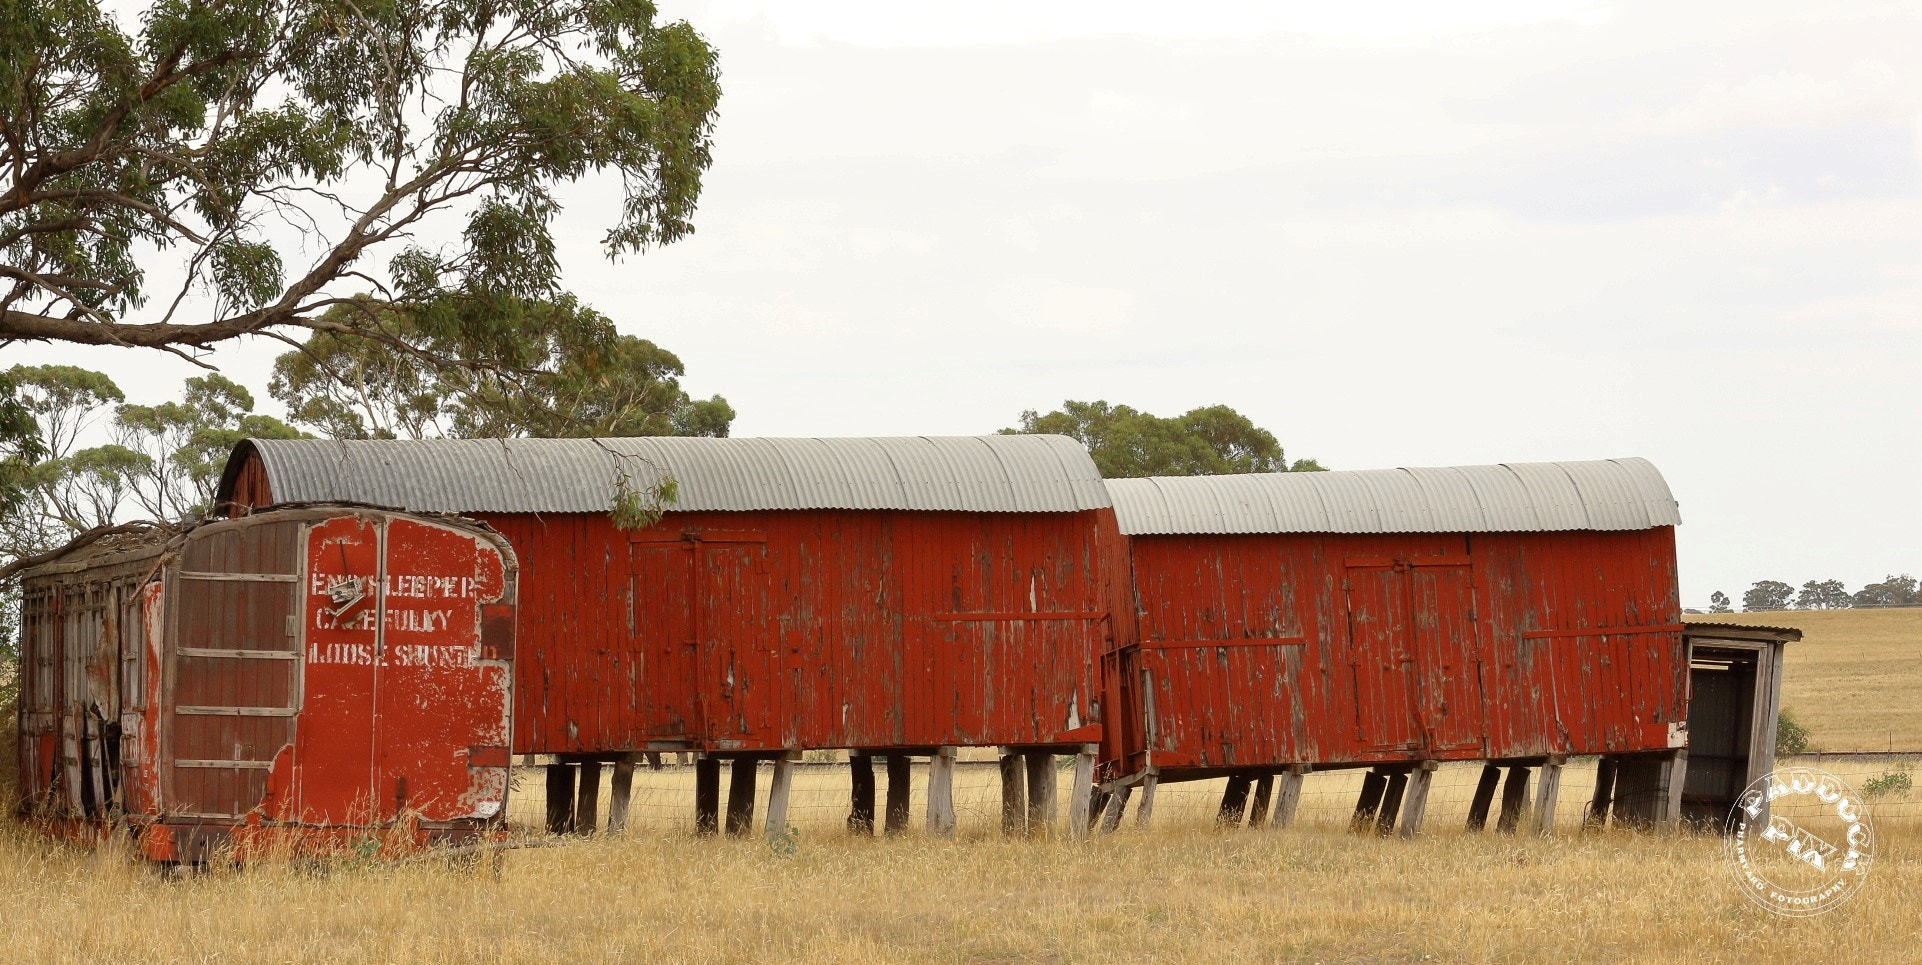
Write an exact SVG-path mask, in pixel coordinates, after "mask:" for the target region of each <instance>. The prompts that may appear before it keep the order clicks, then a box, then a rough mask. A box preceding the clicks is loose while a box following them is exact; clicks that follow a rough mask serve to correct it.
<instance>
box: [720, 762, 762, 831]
mask: <svg viewBox="0 0 1922 965" xmlns="http://www.w3.org/2000/svg"><path fill="white" fill-rule="evenodd" d="M760 763H761V762H760V761H757V760H755V759H754V758H752V757H737V758H735V759H734V765H733V768H732V770H731V773H730V774H729V775H728V781H727V833H728V836H729V837H739V836H741V835H744V834H750V833H752V832H753V831H754V783H755V771H756V768H757V766H758V765H759V764H760Z"/></svg>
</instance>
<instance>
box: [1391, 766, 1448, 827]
mask: <svg viewBox="0 0 1922 965" xmlns="http://www.w3.org/2000/svg"><path fill="white" fill-rule="evenodd" d="M1440 767H1441V762H1440V761H1422V762H1421V763H1420V764H1417V765H1416V766H1415V769H1414V770H1413V771H1411V772H1409V775H1408V794H1407V796H1406V797H1404V798H1402V802H1401V822H1400V827H1398V828H1396V829H1395V830H1396V833H1397V834H1400V835H1401V836H1402V837H1404V838H1412V837H1414V836H1415V835H1417V834H1420V833H1421V823H1422V819H1423V818H1425V817H1427V816H1428V791H1429V788H1430V787H1431V786H1433V785H1434V783H1435V771H1436V770H1437V769H1439V768H1440Z"/></svg>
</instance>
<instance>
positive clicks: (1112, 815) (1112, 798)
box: [1101, 784, 1135, 834]
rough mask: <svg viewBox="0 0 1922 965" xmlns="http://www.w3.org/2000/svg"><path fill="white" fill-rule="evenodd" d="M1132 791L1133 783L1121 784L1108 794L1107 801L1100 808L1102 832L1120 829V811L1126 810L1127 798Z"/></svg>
mask: <svg viewBox="0 0 1922 965" xmlns="http://www.w3.org/2000/svg"><path fill="white" fill-rule="evenodd" d="M1134 791H1135V789H1134V785H1132V784H1123V785H1122V786H1120V787H1118V788H1116V789H1115V790H1114V793H1112V794H1109V795H1108V803H1107V805H1106V806H1104V807H1103V808H1102V809H1101V833H1102V834H1113V833H1115V831H1117V830H1119V829H1120V827H1121V815H1122V812H1124V811H1126V810H1128V798H1129V797H1130V796H1132V795H1133V794H1134Z"/></svg>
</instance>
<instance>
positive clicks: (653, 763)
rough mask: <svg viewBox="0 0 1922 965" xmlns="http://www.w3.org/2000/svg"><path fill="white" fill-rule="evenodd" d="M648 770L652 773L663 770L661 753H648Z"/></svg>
mask: <svg viewBox="0 0 1922 965" xmlns="http://www.w3.org/2000/svg"><path fill="white" fill-rule="evenodd" d="M647 769H648V770H650V771H658V770H660V769H661V752H660V751H648V752H647Z"/></svg>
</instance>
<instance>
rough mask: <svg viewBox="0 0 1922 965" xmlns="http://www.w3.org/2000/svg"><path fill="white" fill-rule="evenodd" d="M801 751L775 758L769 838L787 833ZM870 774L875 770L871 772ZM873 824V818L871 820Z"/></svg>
mask: <svg viewBox="0 0 1922 965" xmlns="http://www.w3.org/2000/svg"><path fill="white" fill-rule="evenodd" d="M800 756H801V755H800V752H799V751H789V752H788V753H785V754H782V755H781V756H780V757H777V758H775V759H774V778H773V780H771V781H769V782H768V787H767V828H766V833H767V839H768V840H769V841H774V840H778V839H779V838H781V837H783V836H785V835H786V834H787V800H788V794H789V792H790V791H792V790H793V789H794V761H795V760H796V759H797V758H799V757H800ZM869 773H870V776H871V775H872V773H873V772H869ZM869 824H870V826H872V824H873V822H872V820H870V821H869Z"/></svg>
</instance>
